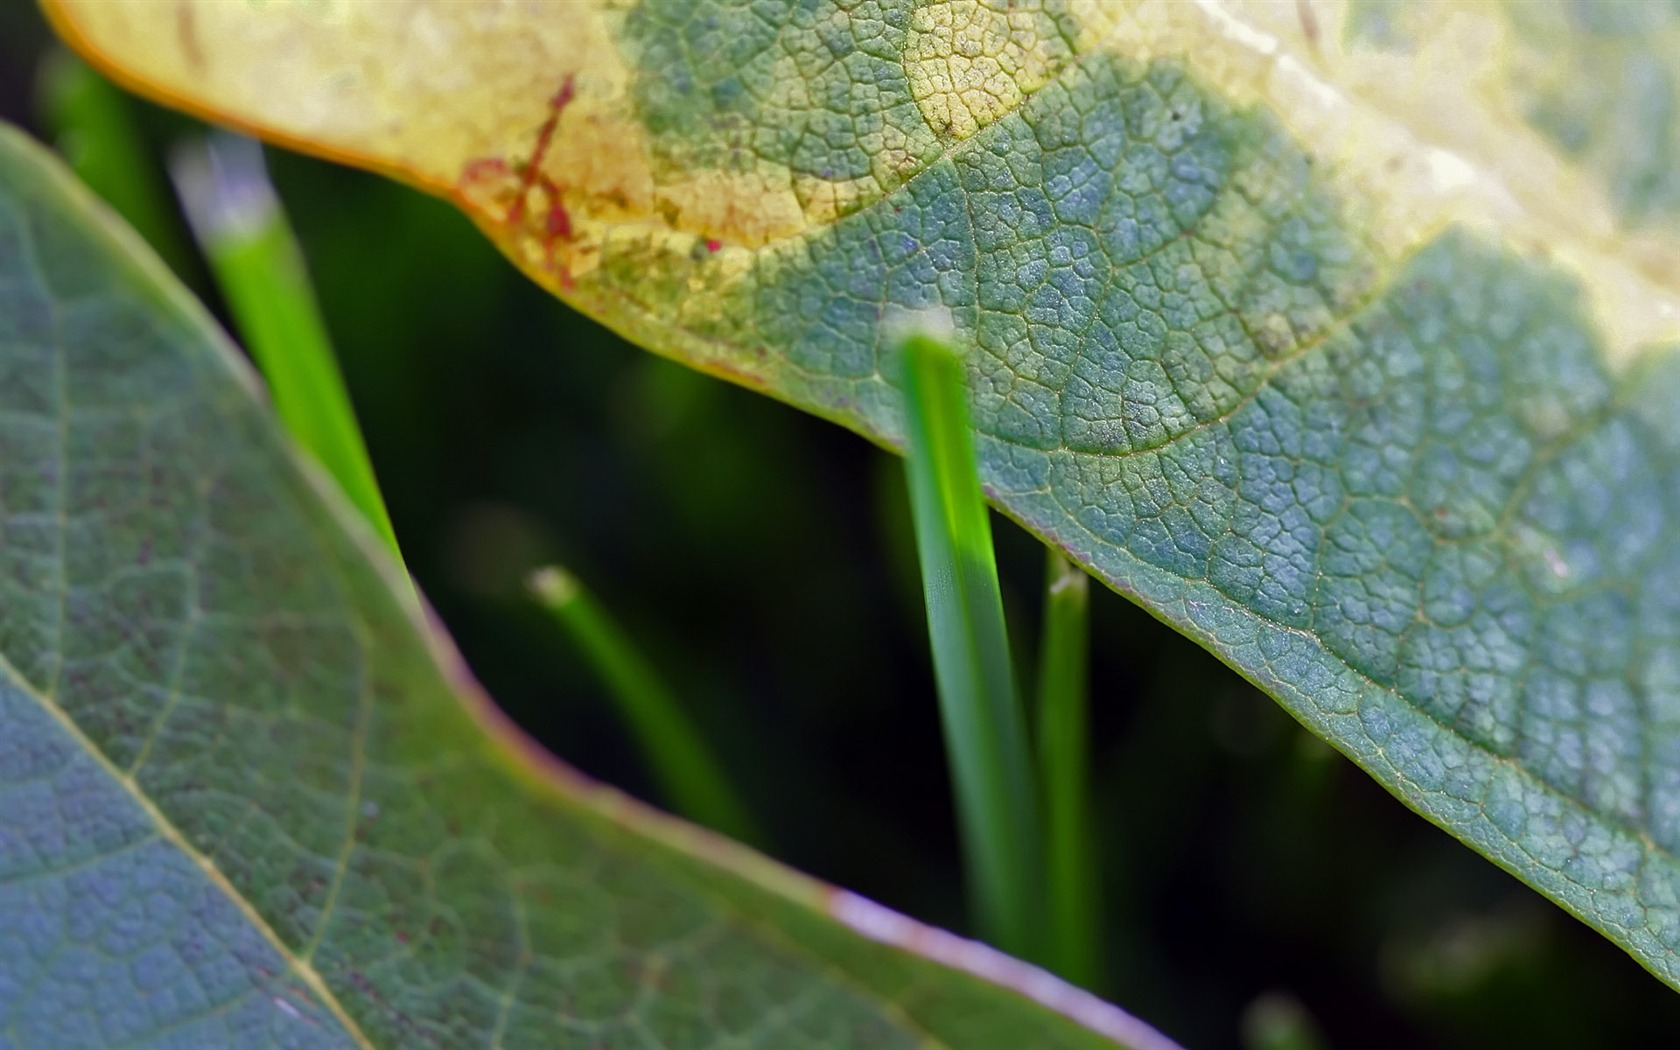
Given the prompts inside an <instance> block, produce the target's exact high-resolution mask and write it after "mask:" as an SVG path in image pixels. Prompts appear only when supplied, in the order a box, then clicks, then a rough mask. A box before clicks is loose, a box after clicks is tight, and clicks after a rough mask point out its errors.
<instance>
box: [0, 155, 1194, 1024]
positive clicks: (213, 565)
mask: <svg viewBox="0 0 1680 1050" xmlns="http://www.w3.org/2000/svg"><path fill="white" fill-rule="evenodd" d="M346 523H349V524H346ZM0 536H3V539H0V590H3V592H4V600H3V601H0V940H3V941H4V944H5V950H4V951H0V1047H8V1048H9V1047H19V1048H23V1047H88V1046H151V1047H183V1048H185V1047H205V1046H227V1047H235V1046H237V1047H269V1046H274V1047H309V1048H324V1047H341V1046H342V1047H357V1046H362V1047H365V1046H402V1047H430V1046H437V1047H454V1046H527V1047H553V1046H576V1045H590V1046H597V1045H615V1046H632V1045H633V1046H646V1045H674V1046H742V1045H765V1046H777V1047H782V1046H788V1047H819V1046H834V1047H853V1046H904V1047H912V1046H915V1047H925V1046H930V1045H932V1046H946V1045H950V1046H959V1045H980V1044H984V1043H989V1042H993V1041H996V1040H1002V1041H1004V1042H1005V1043H1007V1044H1008V1045H1012V1046H1014V1045H1018V1046H1046V1047H1048V1046H1099V1045H1101V1046H1106V1045H1112V1043H1111V1042H1110V1040H1117V1041H1120V1042H1122V1043H1125V1044H1128V1045H1133V1046H1138V1047H1170V1046H1171V1044H1170V1043H1169V1042H1168V1041H1166V1040H1165V1039H1163V1038H1162V1037H1160V1036H1159V1035H1157V1034H1155V1033H1154V1032H1153V1031H1151V1030H1150V1029H1148V1028H1147V1027H1146V1026H1144V1025H1142V1024H1140V1023H1138V1022H1136V1021H1133V1020H1132V1019H1131V1018H1129V1017H1127V1016H1126V1015H1124V1014H1123V1013H1121V1012H1120V1011H1118V1010H1116V1009H1115V1008H1113V1007H1110V1006H1108V1005H1107V1004H1104V1003H1101V1002H1100V1001H1098V1000H1096V999H1094V998H1092V997H1091V996H1088V995H1086V994H1085V993H1082V992H1078V991H1076V990H1074V989H1072V988H1070V987H1069V986H1067V985H1064V984H1062V983H1061V982H1059V981H1056V980H1055V979H1053V978H1050V977H1049V976H1048V975H1046V974H1044V973H1042V972H1039V971H1036V970H1032V969H1030V968H1028V967H1025V966H1023V965H1022V964H1019V963H1015V962H1012V961H1010V960H1008V959H1005V958H1003V957H1002V956H999V955H998V954H997V953H995V952H991V951H990V950H989V949H985V948H982V947H980V946H978V945H974V944H971V943H969V942H966V941H961V940H959V939H957V938H955V937H952V936H951V935H948V934H940V933H938V932H936V931H932V930H928V929H924V928H922V927H919V926H917V925H915V924H914V923H911V922H910V921H909V920H907V919H903V918H902V917H899V916H897V915H894V914H893V913H890V912H887V911H886V910H885V909H882V908H880V907H878V906H876V905H872V904H869V903H868V902H865V901H862V900H861V899H860V898H856V897H854V896H852V895H850V894H846V893H843V892H841V891H837V890H832V889H828V888H826V887H822V886H819V885H817V884H815V883H812V882H809V881H807V880H805V879H803V878H802V877H800V876H797V875H794V874H792V873H790V872H787V871H785V870H783V869H781V868H778V867H777V866H775V865H774V864H772V863H770V862H768V861H766V860H764V859H763V858H760V857H757V856H756V855H753V854H751V853H750V852H748V851H746V850H744V849H742V848H740V847H736V846H733V845H730V844H728V843H725V842H723V841H721V840H718V839H715V838H712V837H710V836H708V835H706V834H704V833H702V832H699V831H698V830H697V829H694V828H690V827H687V826H684V825H681V824H680V823H678V822H675V821H673V820H670V819H669V818H662V817H657V816H654V815H652V814H650V813H648V812H645V811H643V810H642V809H641V807H639V806H637V805H636V804H634V803H632V802H630V801H629V800H627V799H625V798H623V797H621V796H619V795H617V794H615V793H613V792H611V791H609V790H606V789H603V788H600V787H598V786H595V785H592V784H589V783H587V782H586V781H584V780H583V779H582V778H581V777H578V776H577V775H576V774H574V773H571V772H570V771H568V770H565V769H564V768H561V767H559V766H557V765H554V766H553V767H552V768H545V759H543V758H542V757H541V756H539V755H538V754H537V753H536V752H535V751H534V750H533V749H532V747H531V746H530V745H529V744H527V743H526V742H524V741H523V740H522V739H521V738H518V737H517V736H516V734H514V732H513V731H512V730H511V729H508V728H506V727H505V726H503V725H501V724H500V723H499V722H498V721H497V718H496V716H495V715H494V714H492V713H491V709H490V708H489V707H488V705H487V704H485V703H484V702H483V701H482V700H481V698H479V697H478V696H477V694H476V693H475V691H474V689H475V687H474V686H473V685H472V683H471V682H469V681H467V680H466V678H465V675H464V673H463V672H462V671H461V670H460V669H459V667H458V666H457V665H456V664H454V663H453V662H452V661H453V660H454V657H453V655H452V654H451V653H450V652H449V651H447V649H446V648H445V647H444V645H443V644H442V643H439V642H437V640H436V639H435V638H433V637H431V636H430V635H429V634H428V633H427V628H426V627H425V626H424V624H423V623H422V622H421V620H420V614H419V612H418V610H416V609H415V608H413V607H412V606H413V599H412V597H411V594H412V592H411V591H410V590H409V589H408V587H407V585H406V584H403V583H396V584H393V580H394V579H397V576H396V573H397V570H396V569H395V568H394V567H393V566H392V565H391V564H390V563H389V559H388V557H387V556H386V555H385V552H384V551H383V549H382V548H381V547H380V544H379V542H378V541H377V540H376V539H374V538H373V537H372V534H371V533H368V532H367V531H366V529H365V527H364V526H363V525H362V524H361V521H360V519H359V518H358V517H357V514H356V512H355V511H354V510H352V509H350V508H349V506H348V504H346V503H344V502H343V500H342V498H341V497H338V496H337V494H336V492H335V491H332V490H331V484H330V482H329V483H319V482H317V481H316V479H315V478H314V477H313V476H312V475H311V474H310V473H309V472H308V471H307V470H305V469H303V468H302V467H301V466H300V461H299V460H298V459H297V458H296V457H295V456H294V454H293V452H292V450H291V448H290V447H289V446H288V445H287V444H286V442H285V441H284V440H283V439H282V438H281V437H280V435H279V431H278V428H277V426H276V424H275V423H274V422H273V420H272V419H271V418H269V416H268V414H267V412H266V411H265V410H264V409H263V408H262V407H261V405H260V404H259V401H258V399H257V397H256V396H255V395H254V384H253V383H252V382H251V377H250V374H249V373H248V372H247V371H246V370H245V369H244V367H243V366H242V365H241V364H239V363H238V360H237V356H236V354H235V353H234V352H233V351H232V349H231V348H230V347H229V346H228V344H227V343H226V341H225V340H224V339H223V338H222V337H220V336H219V335H218V334H217V332H216V329H215V326H214V323H213V322H212V321H211V320H210V319H209V317H208V316H207V315H206V314H205V313H204V311H203V310H202V309H201V308H199V307H198V306H197V305H196V304H195V303H193V302H192V300H191V299H190V298H189V297H188V295H187V293H186V292H185V291H184V290H182V289H181V287H180V286H179V285H178V284H176V283H175V282H174V280H173V278H172V277H170V276H169V275H168V273H167V271H166V270H165V269H164V267H163V266H162V264H161V263H159V262H158V261H157V260H156V258H155V257H153V256H151V255H150V253H149V252H147V251H146V250H145V249H144V248H143V247H141V246H140V244H139V242H138V240H137V239H136V238H135V237H134V236H133V234H131V233H129V232H127V231H126V230H122V229H117V228H116V222H115V220H114V219H113V218H112V217H111V216H110V215H109V213H106V212H104V210H103V209H102V208H101V207H99V206H98V205H96V204H95V203H94V202H93V201H92V200H91V198H90V197H89V196H88V194H87V193H86V191H84V190H82V189H81V188H80V187H79V186H76V185H75V184H74V183H73V180H72V179H71V177H70V176H69V175H68V173H67V172H66V171H64V169H63V168H62V167H61V166H60V165H59V164H58V163H57V162H56V161H54V160H52V159H51V158H50V157H49V155H48V154H47V153H46V152H45V151H44V150H43V149H41V148H40V147H38V146H35V145H34V144H32V143H30V142H29V141H28V140H27V139H25V138H24V137H23V136H22V135H20V134H18V133H17V132H15V131H12V130H10V129H6V128H0ZM936 959H937V960H942V961H935V960H936ZM970 971H972V972H970ZM976 974H983V975H984V976H983V977H982V976H976ZM1044 1004H1048V1005H1044Z"/></svg>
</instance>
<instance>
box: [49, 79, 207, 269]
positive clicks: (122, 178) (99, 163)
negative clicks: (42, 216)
mask: <svg viewBox="0 0 1680 1050" xmlns="http://www.w3.org/2000/svg"><path fill="white" fill-rule="evenodd" d="M37 99H38V101H39V105H40V111H41V119H42V121H43V122H44V123H45V124H46V125H47V127H49V128H51V129H52V132H53V137H54V142H53V144H54V146H56V147H57V149H58V152H59V153H60V154H61V155H62V156H63V157H64V159H65V160H66V161H67V162H68V163H69V165H70V168H71V170H72V171H74V172H75V173H76V174H77V176H79V177H80V178H81V180H82V181H83V182H85V183H87V184H88V186H89V188H91V189H92V190H93V192H95V193H97V194H99V196H100V197H101V198H103V199H104V201H105V203H107V204H109V205H110V206H111V207H113V208H115V209H116V211H117V214H119V215H121V216H122V217H123V218H125V219H127V220H128V222H129V225H131V226H133V227H134V228H135V230H137V231H138V232H139V234H140V236H142V237H144V238H145V239H146V242H147V243H148V244H150V245H151V246H152V248H153V249H155V250H156V251H157V253H158V254H159V255H161V256H163V259H164V261H165V262H167V263H168V264H169V268H170V269H171V270H174V271H175V273H176V274H177V275H183V276H184V275H185V274H186V273H187V272H188V271H189V270H191V269H193V264H192V262H191V260H192V253H191V251H190V250H189V249H188V247H187V244H186V242H185V241H184V240H183V238H182V236H181V227H180V225H179V223H180V220H179V219H178V218H177V216H176V213H175V207H174V204H173V202H172V201H170V199H169V195H168V192H167V191H166V190H165V189H164V187H163V181H162V179H161V177H160V175H159V167H158V166H157V165H156V164H155V163H154V162H153V159H152V157H151V155H150V154H149V153H148V152H147V150H146V147H145V144H144V142H143V141H142V139H141V137H140V132H139V129H137V128H136V127H135V124H134V100H133V99H132V98H130V97H129V96H128V95H126V94H124V93H123V91H122V90H121V89H119V88H118V87H117V86H116V85H115V84H112V83H111V82H110V81H109V80H106V79H105V78H104V77H102V76H100V75H99V74H98V73H95V72H94V71H93V70H92V69H91V68H89V67H88V65H87V63H85V62H83V61H82V60H81V59H79V58H77V57H75V56H74V55H72V54H70V53H69V52H68V51H64V50H62V49H60V50H58V51H55V52H54V53H53V54H51V55H50V56H49V57H48V58H47V59H46V60H45V61H44V62H42V63H41V70H40V80H39V83H38V85H37Z"/></svg>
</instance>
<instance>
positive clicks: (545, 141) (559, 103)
mask: <svg viewBox="0 0 1680 1050" xmlns="http://www.w3.org/2000/svg"><path fill="white" fill-rule="evenodd" d="M572 93H573V92H572V75H571V74H570V73H568V74H566V79H565V80H564V81H563V82H561V84H560V90H559V91H556V92H555V93H554V97H553V98H551V99H549V100H548V118H547V119H546V120H544V121H543V122H542V126H541V127H539V128H538V129H537V144H536V146H535V147H533V148H532V150H531V159H530V160H527V161H526V162H525V166H524V170H523V171H521V172H520V182H519V196H518V197H516V198H514V201H513V207H512V208H509V209H508V222H518V221H520V220H521V219H523V218H524V217H525V198H526V197H528V196H530V193H531V188H532V187H533V186H535V185H536V184H537V180H539V179H541V178H542V165H543V158H544V157H546V156H547V155H548V146H549V143H551V142H553V141H554V129H555V128H556V127H557V126H558V125H559V123H560V114H561V113H564V112H565V111H566V106H567V105H568V104H569V103H570V102H571V101H572ZM545 181H546V180H545Z"/></svg>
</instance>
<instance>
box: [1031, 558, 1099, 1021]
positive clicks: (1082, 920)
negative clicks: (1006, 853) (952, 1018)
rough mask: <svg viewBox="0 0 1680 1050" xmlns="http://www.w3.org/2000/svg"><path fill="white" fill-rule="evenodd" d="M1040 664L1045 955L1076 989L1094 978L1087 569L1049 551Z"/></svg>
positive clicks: (1094, 879)
mask: <svg viewBox="0 0 1680 1050" xmlns="http://www.w3.org/2000/svg"><path fill="white" fill-rule="evenodd" d="M1048 555H1049V557H1048V558H1047V559H1046V562H1047V563H1046V566H1045V578H1044V638H1043V641H1042V643H1041V645H1040V649H1039V665H1038V765H1039V776H1040V777H1041V778H1042V780H1043V786H1044V801H1045V814H1046V821H1047V823H1046V828H1045V834H1046V849H1045V857H1046V869H1047V871H1046V885H1047V888H1048V891H1049V892H1048V893H1047V894H1046V901H1047V903H1048V909H1049V915H1048V916H1047V920H1048V921H1047V925H1046V930H1047V931H1048V936H1047V943H1046V944H1045V951H1044V957H1045V961H1046V963H1048V964H1049V966H1050V968H1051V969H1053V970H1055V971H1056V972H1057V973H1059V974H1061V975H1062V976H1063V977H1066V978H1067V979H1068V980H1070V981H1073V982H1074V983H1076V984H1081V985H1084V986H1085V987H1087V988H1090V987H1094V986H1095V984H1096V979H1097V930H1098V921H1097V919H1098V904H1097V885H1098V883H1097V877H1096V876H1097V873H1096V856H1095V851H1094V850H1092V848H1091V841H1092V828H1091V817H1090V794H1089V792H1090V775H1091V774H1090V760H1089V757H1088V756H1089V754H1090V725H1089V723H1090V719H1089V715H1088V712H1089V704H1088V701H1087V697H1088V695H1089V686H1088V681H1087V680H1088V678H1089V675H1088V673H1087V664H1088V659H1089V649H1090V630H1089V626H1088V622H1087V611H1086V610H1087V605H1088V602H1089V595H1090V588H1089V585H1088V579H1089V578H1088V577H1087V576H1086V575H1085V570H1083V569H1081V568H1079V567H1078V566H1075V565H1072V564H1070V563H1069V562H1068V560H1067V559H1066V558H1063V557H1062V556H1061V555H1060V554H1059V553H1057V552H1056V551H1054V550H1050V551H1048Z"/></svg>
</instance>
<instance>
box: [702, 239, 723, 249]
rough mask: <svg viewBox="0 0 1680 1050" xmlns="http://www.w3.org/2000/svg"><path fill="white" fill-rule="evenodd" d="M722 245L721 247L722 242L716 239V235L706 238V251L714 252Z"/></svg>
mask: <svg viewBox="0 0 1680 1050" xmlns="http://www.w3.org/2000/svg"><path fill="white" fill-rule="evenodd" d="M722 247H723V242H722V241H720V240H718V239H717V238H716V237H708V238H706V250H707V251H709V252H715V251H717V250H718V249H719V248H722Z"/></svg>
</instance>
